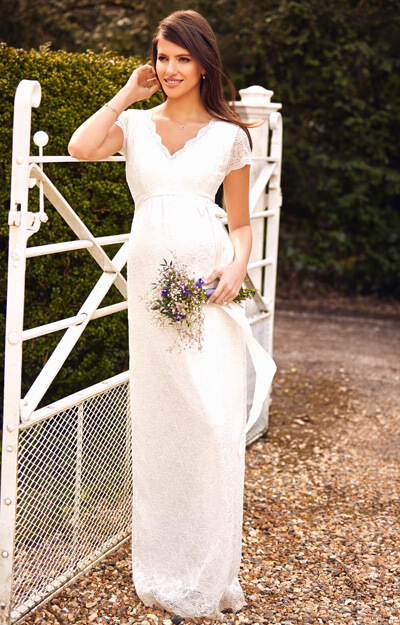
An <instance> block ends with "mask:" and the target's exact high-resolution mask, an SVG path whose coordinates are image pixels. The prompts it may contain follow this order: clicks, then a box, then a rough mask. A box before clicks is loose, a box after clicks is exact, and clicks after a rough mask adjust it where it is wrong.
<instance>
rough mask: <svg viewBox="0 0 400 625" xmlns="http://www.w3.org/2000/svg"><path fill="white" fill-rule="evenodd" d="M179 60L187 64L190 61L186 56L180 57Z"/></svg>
mask: <svg viewBox="0 0 400 625" xmlns="http://www.w3.org/2000/svg"><path fill="white" fill-rule="evenodd" d="M179 60H180V61H183V62H184V63H189V61H190V59H189V58H188V57H187V56H182V57H181V58H180V59H179Z"/></svg>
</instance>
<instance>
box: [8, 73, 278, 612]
mask: <svg viewBox="0 0 400 625" xmlns="http://www.w3.org/2000/svg"><path fill="white" fill-rule="evenodd" d="M271 95H272V94H271V92H267V91H266V90H265V89H262V88H261V87H251V88H250V89H248V90H243V91H242V92H241V96H242V102H241V103H238V108H239V109H240V108H241V109H243V107H244V109H243V110H242V111H241V112H239V114H240V115H241V117H243V118H244V119H246V118H247V119H254V117H256V118H259V117H262V118H264V119H265V120H266V121H265V123H264V124H263V126H261V127H260V128H258V129H255V130H252V134H253V140H254V152H253V154H254V162H253V165H252V168H251V172H252V173H251V175H252V187H251V193H250V205H251V217H252V224H253V225H254V239H255V240H254V246H253V255H252V258H251V264H250V266H249V272H250V276H251V277H252V279H253V280H254V282H255V283H256V285H257V286H258V287H259V290H260V295H259V296H258V297H257V298H256V300H255V301H254V302H251V303H248V310H247V313H248V315H249V317H250V322H251V323H252V325H253V331H254V333H255V335H256V336H257V338H258V340H260V341H261V342H262V343H263V344H264V346H265V347H266V349H268V351H269V352H270V353H271V352H272V333H273V312H274V299H275V279H276V261H277V247H278V229H279V210H280V204H281V192H280V169H281V149H282V124H281V116H280V114H279V113H277V112H276V111H277V110H278V109H279V108H280V105H277V104H271V103H270V101H269V100H270V96H271ZM40 100H41V87H40V84H39V83H38V82H37V81H30V80H23V81H21V83H20V84H19V86H18V89H17V92H16V95H15V108H14V133H13V153H12V179H11V205H10V212H9V226H10V238H9V265H8V292H7V318H6V355H5V379H4V416H3V447H2V464H1V507H0V623H1V624H6V623H7V624H9V623H15V624H16V623H20V622H21V621H23V620H24V618H26V616H27V615H28V614H30V613H31V612H33V611H34V610H36V609H37V608H38V607H39V606H40V605H42V604H43V603H46V602H47V601H49V599H51V598H52V597H53V596H54V595H55V594H57V593H58V592H59V591H60V590H61V589H62V588H64V587H65V586H66V585H68V584H70V583H71V582H73V581H74V580H75V579H76V578H77V577H78V576H79V575H80V574H81V573H82V572H83V571H85V570H86V569H88V568H90V567H91V566H92V565H93V564H94V563H95V562H96V561H98V560H99V559H101V558H103V557H104V556H105V555H106V554H107V553H109V552H110V551H112V550H113V549H115V548H116V547H118V546H119V545H121V544H122V543H124V542H125V541H127V540H128V539H129V538H130V532H131V497H132V492H131V479H130V476H131V430H130V419H129V384H128V372H127V371H125V372H121V373H118V374H117V375H115V376H114V377H113V378H110V379H107V380H104V381H103V382H101V383H99V384H96V385H94V386H91V387H89V388H86V389H83V390H82V391H80V392H78V393H74V394H73V395H71V396H69V397H64V398H62V399H61V400H59V401H57V402H54V403H52V404H50V405H48V406H46V407H44V408H39V409H38V405H39V404H40V401H41V400H42V398H43V396H44V395H45V393H46V391H47V389H48V388H49V387H50V385H51V383H52V381H53V380H54V379H55V377H56V376H57V374H58V372H59V371H60V369H61V368H62V366H63V364H64V363H65V360H66V359H67V357H68V355H69V354H70V353H71V351H72V350H73V348H74V346H75V344H76V342H77V341H78V339H79V337H80V336H81V335H82V333H83V332H84V330H85V327H86V326H87V324H88V323H89V322H90V321H91V320H93V319H97V318H99V317H103V316H106V315H111V314H115V313H117V312H120V311H122V310H124V309H126V306H127V304H126V280H125V278H124V276H123V273H122V270H123V268H124V265H125V263H126V257H127V241H128V236H129V235H128V234H125V233H124V234H120V235H116V236H107V237H96V236H95V235H94V234H93V233H92V232H90V230H89V229H88V228H87V227H86V225H85V224H84V223H83V222H82V220H81V219H80V218H79V216H78V215H77V213H76V212H75V211H74V210H73V208H72V207H71V206H70V205H69V204H68V202H67V201H66V200H65V198H64V197H63V196H62V195H61V194H60V192H59V191H58V190H57V189H56V187H55V186H54V184H53V183H52V181H51V180H50V179H49V177H48V176H47V175H46V173H45V171H44V166H45V164H46V163H60V162H63V163H69V162H71V163H72V162H76V159H73V158H71V157H68V156H43V146H44V145H46V143H47V135H46V134H45V133H43V132H38V133H36V134H35V137H34V141H35V143H36V145H37V146H39V156H32V155H30V140H31V112H32V107H38V106H39V104H40ZM106 160H107V161H121V160H124V157H121V156H115V157H110V158H109V159H106ZM33 186H38V187H39V194H40V196H39V197H40V203H39V211H37V212H35V213H33V212H31V211H30V210H29V189H30V188H32V187H33ZM266 189H268V192H266ZM44 197H46V198H47V199H48V200H49V201H50V202H51V204H52V205H53V206H54V208H55V209H56V210H57V211H58V213H59V214H60V215H61V217H62V218H63V219H64V220H65V222H66V223H67V224H68V225H69V227H70V228H71V230H72V231H73V233H74V235H75V236H76V237H77V238H76V239H74V240H71V241H64V242H59V243H55V244H51V245H40V246H28V245H27V242H28V239H29V237H31V236H32V235H34V234H35V233H36V232H37V231H38V230H39V228H40V227H41V226H42V225H44V224H46V222H47V221H48V217H47V215H46V213H45V209H44ZM267 222H268V226H267ZM45 227H49V226H45ZM116 243H118V244H120V245H121V247H120V249H119V251H118V252H117V253H116V255H115V256H114V257H113V258H110V257H109V256H108V255H107V254H106V252H105V251H104V249H103V248H104V247H105V246H107V245H110V244H116ZM80 249H82V250H87V251H88V252H89V253H90V254H91V256H92V257H93V258H94V260H95V261H96V262H97V263H98V264H99V266H100V267H101V269H102V275H101V277H100V278H99V280H98V282H97V283H96V285H95V286H94V288H93V289H92V291H91V293H90V294H89V295H88V297H87V298H86V300H85V301H84V302H83V303H82V306H81V308H80V310H79V311H77V313H76V315H74V316H73V317H69V318H66V319H63V320H59V321H55V322H52V323H48V324H46V325H43V326H39V327H36V328H29V329H25V330H24V329H23V321H24V292H25V286H26V285H25V268H26V261H27V259H29V258H32V257H35V256H41V255H44V254H56V253H62V252H68V251H71V250H80ZM112 285H115V286H116V288H117V289H118V290H119V292H120V294H121V301H120V302H119V303H117V304H113V305H111V306H105V307H103V308H101V307H100V305H101V302H102V300H103V299H104V297H105V295H106V294H107V292H108V291H109V289H110V288H111V286H112ZM59 330H65V333H64V335H63V337H62V338H61V340H60V341H59V343H58V344H57V347H56V348H55V349H54V351H53V353H52V355H51V357H50V358H49V359H48V361H47V362H46V364H45V365H44V367H43V369H42V371H41V372H40V374H39V375H38V377H37V378H36V380H35V381H34V382H33V384H32V385H31V387H30V389H29V391H28V392H27V393H26V395H25V396H24V397H22V396H21V379H22V377H21V376H22V371H23V349H22V347H23V342H24V341H27V340H31V339H34V338H35V337H38V336H44V335H47V334H49V333H51V332H55V331H59ZM248 378H249V396H250V400H249V401H250V403H251V397H252V390H253V387H254V376H253V372H252V370H251V367H249V375H248ZM267 403H268V402H266V405H265V407H264V410H263V414H262V415H261V417H260V419H259V420H258V422H257V423H256V424H255V425H254V427H253V428H252V430H251V431H250V432H249V436H248V442H250V441H252V440H254V439H255V438H257V437H258V436H260V434H261V433H263V432H264V431H265V430H266V428H267V424H268V405H267Z"/></svg>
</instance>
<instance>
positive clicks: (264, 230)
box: [235, 85, 282, 443]
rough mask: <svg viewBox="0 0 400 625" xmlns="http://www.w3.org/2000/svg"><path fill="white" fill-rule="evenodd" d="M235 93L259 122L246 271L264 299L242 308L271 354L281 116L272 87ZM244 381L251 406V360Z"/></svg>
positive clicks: (240, 109)
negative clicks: (270, 88)
mask: <svg viewBox="0 0 400 625" xmlns="http://www.w3.org/2000/svg"><path fill="white" fill-rule="evenodd" d="M239 94H240V96H241V101H239V102H235V109H236V112H237V114H238V116H239V117H240V118H241V119H242V120H243V121H245V122H257V121H259V122H263V123H262V124H259V125H258V126H256V127H254V128H250V134H251V138H252V141H253V151H252V156H253V163H252V166H251V170H250V189H251V192H250V218H251V229H252V234H253V246H252V252H251V256H250V261H249V275H250V277H251V279H252V281H253V283H254V285H255V286H256V287H257V289H258V290H259V292H260V294H261V296H262V300H260V298H254V300H253V301H249V302H247V303H246V314H247V316H248V318H249V321H250V323H251V324H252V330H253V334H254V336H255V337H256V338H257V340H258V341H259V342H260V343H261V345H263V347H264V348H265V349H266V350H267V351H268V352H269V353H270V354H271V355H272V348H273V327H274V310H275V289H276V269H277V260H278V258H277V257H278V237H279V213H280V206H281V189H280V173H281V156H282V118H281V115H280V113H278V111H279V109H280V108H281V107H282V105H281V104H279V103H275V102H271V96H272V95H273V91H268V90H267V89H264V87H260V86H258V85H254V86H252V87H249V88H248V89H241V90H240V91H239ZM267 184H268V192H267V193H266V191H265V189H266V186H267ZM260 301H261V305H260ZM247 382H248V406H250V404H251V398H252V393H253V390H254V384H255V376H254V370H253V367H252V366H251V364H250V363H249V367H248V374H247ZM268 408H269V398H268V399H267V400H266V402H265V404H264V407H263V410H262V413H261V415H260V417H259V419H258V420H257V422H256V423H255V424H254V426H253V427H252V429H251V430H250V432H249V433H248V435H247V443H250V442H252V441H254V440H255V439H256V438H258V437H259V436H261V435H262V434H263V433H264V432H265V431H266V430H267V428H268Z"/></svg>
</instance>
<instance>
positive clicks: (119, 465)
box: [12, 382, 132, 619]
mask: <svg viewBox="0 0 400 625" xmlns="http://www.w3.org/2000/svg"><path fill="white" fill-rule="evenodd" d="M18 456H19V458H18V478H17V489H18V491H17V492H18V495H17V499H18V506H17V517H16V537H15V555H14V558H15V559H14V590H13V601H12V618H13V619H16V618H18V617H19V616H21V612H24V611H26V609H29V607H30V606H32V604H33V603H35V604H36V603H37V602H39V601H40V600H41V599H43V598H44V597H46V596H47V595H48V594H49V593H50V592H52V591H53V590H54V589H56V588H57V587H59V586H60V585H61V584H63V583H65V581H66V580H68V579H69V578H71V577H73V576H74V575H76V574H77V573H78V572H79V571H81V570H82V569H84V568H86V567H87V566H88V564H90V563H91V562H94V561H95V560H96V559H97V558H98V557H99V555H101V554H103V553H104V552H105V551H107V550H108V549H109V548H110V547H111V546H116V545H117V544H119V543H120V542H121V541H122V540H123V539H124V538H126V537H127V536H129V535H130V532H131V499H132V490H131V489H132V487H131V484H132V481H131V428H130V418H129V388H128V382H125V383H124V384H120V385H118V386H117V387H114V388H112V389H111V390H108V391H106V392H104V393H102V394H100V395H97V396H95V397H92V398H90V399H88V400H86V401H82V402H81V403H78V404H77V405H75V406H73V407H71V408H69V409H68V410H66V411H64V412H60V413H57V414H55V415H54V416H52V417H51V418H48V419H45V420H43V421H40V422H38V423H35V424H34V425H32V426H29V427H26V428H24V429H22V430H21V432H20V442H19V454H18Z"/></svg>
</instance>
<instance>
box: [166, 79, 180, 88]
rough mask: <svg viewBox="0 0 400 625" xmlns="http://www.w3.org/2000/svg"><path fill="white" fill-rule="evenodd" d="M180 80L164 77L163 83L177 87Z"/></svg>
mask: <svg viewBox="0 0 400 625" xmlns="http://www.w3.org/2000/svg"><path fill="white" fill-rule="evenodd" d="M181 82H182V80H172V78H171V79H168V78H164V83H165V84H166V85H167V87H171V88H172V87H178V85H180V84H181Z"/></svg>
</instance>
